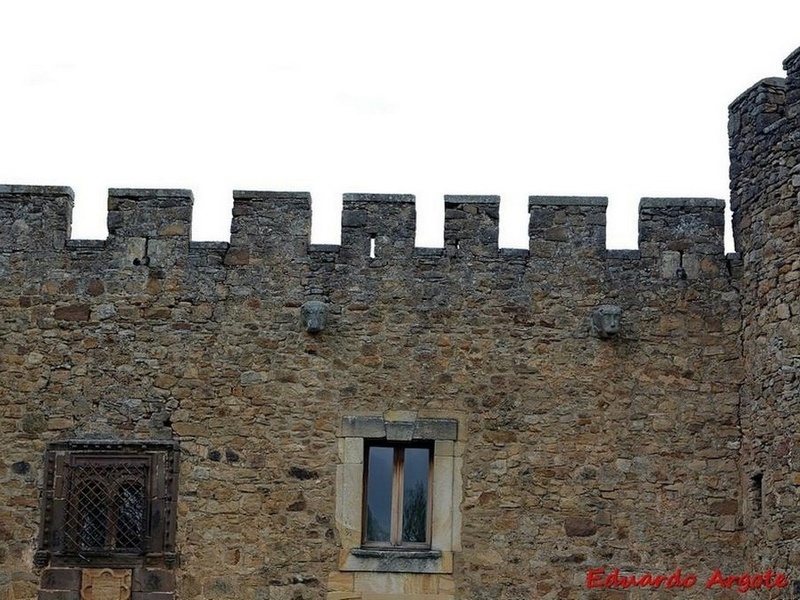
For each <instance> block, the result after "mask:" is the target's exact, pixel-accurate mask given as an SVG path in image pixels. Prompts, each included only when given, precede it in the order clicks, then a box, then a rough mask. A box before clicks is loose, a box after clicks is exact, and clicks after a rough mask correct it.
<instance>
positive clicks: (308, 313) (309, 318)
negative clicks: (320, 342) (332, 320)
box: [300, 300, 328, 333]
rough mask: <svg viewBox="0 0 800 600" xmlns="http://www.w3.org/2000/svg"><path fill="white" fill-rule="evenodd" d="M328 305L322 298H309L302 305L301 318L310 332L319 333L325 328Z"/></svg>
mask: <svg viewBox="0 0 800 600" xmlns="http://www.w3.org/2000/svg"><path fill="white" fill-rule="evenodd" d="M327 318H328V305H327V304H326V303H325V302H322V301H321V300H309V301H308V302H306V303H305V304H303V306H301V307H300V319H301V321H302V323H303V327H305V330H306V331H307V332H308V333H319V332H320V331H322V330H323V329H325V322H326V320H327Z"/></svg>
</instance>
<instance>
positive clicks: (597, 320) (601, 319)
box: [592, 304, 622, 339]
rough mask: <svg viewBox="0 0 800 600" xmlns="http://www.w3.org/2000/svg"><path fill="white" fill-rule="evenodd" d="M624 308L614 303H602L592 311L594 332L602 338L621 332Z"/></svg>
mask: <svg viewBox="0 0 800 600" xmlns="http://www.w3.org/2000/svg"><path fill="white" fill-rule="evenodd" d="M621 316H622V309H621V308H620V307H619V306H614V305H613V304H601V305H600V306H598V307H597V308H595V309H594V310H593V311H592V333H593V334H594V335H596V336H597V337H599V338H601V339H607V338H610V337H613V336H615V335H616V334H617V333H618V332H619V321H620V317H621Z"/></svg>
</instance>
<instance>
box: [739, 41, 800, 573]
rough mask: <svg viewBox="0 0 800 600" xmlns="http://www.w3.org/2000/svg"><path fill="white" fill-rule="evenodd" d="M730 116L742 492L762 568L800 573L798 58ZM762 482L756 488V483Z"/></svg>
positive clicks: (752, 548) (752, 546)
mask: <svg viewBox="0 0 800 600" xmlns="http://www.w3.org/2000/svg"><path fill="white" fill-rule="evenodd" d="M784 68H785V69H786V71H787V78H786V79H777V78H773V79H765V80H763V81H761V82H759V83H758V84H756V85H755V86H753V87H752V88H751V89H749V90H748V91H747V92H745V93H744V94H742V96H740V97H739V98H738V99H737V100H736V101H735V102H734V103H733V104H732V105H731V107H730V140H731V206H732V209H733V216H734V235H735V238H736V247H737V250H738V251H739V252H740V254H741V257H742V262H743V268H744V277H743V278H742V280H741V291H742V313H743V314H742V316H743V322H744V326H743V331H742V344H743V354H744V360H745V363H744V366H745V370H744V373H745V379H744V384H743V386H742V411H741V421H742V433H743V447H742V478H743V480H742V487H743V497H744V499H745V503H744V504H745V506H744V511H743V517H744V525H745V531H746V532H747V542H748V543H747V554H748V558H749V560H750V561H751V563H752V564H754V565H756V566H762V565H774V566H776V567H778V568H788V567H790V566H791V567H796V566H797V565H798V564H800V542H799V541H798V540H800V512H798V509H797V506H798V503H797V495H798V492H800V467H798V465H797V464H796V463H797V458H796V455H797V449H798V443H799V442H800V438H798V435H800V434H799V433H798V432H800V414H798V398H800V321H798V319H800V225H799V223H800V209H799V208H798V200H799V199H800V194H799V193H800V127H799V126H798V125H799V122H798V119H799V118H800V53H798V52H797V51H796V52H794V53H793V54H792V55H791V56H789V58H787V59H786V61H785V62H784ZM759 479H760V481H759Z"/></svg>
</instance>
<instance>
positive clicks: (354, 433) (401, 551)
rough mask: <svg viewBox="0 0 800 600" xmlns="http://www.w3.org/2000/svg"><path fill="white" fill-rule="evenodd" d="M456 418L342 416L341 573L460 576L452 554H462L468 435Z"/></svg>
mask: <svg viewBox="0 0 800 600" xmlns="http://www.w3.org/2000/svg"><path fill="white" fill-rule="evenodd" d="M439 415H442V416H439ZM452 415H453V413H451V412H448V413H445V414H442V413H441V412H433V411H427V413H426V414H425V415H424V416H421V415H418V414H416V413H413V412H411V411H389V412H387V413H385V414H383V415H354V416H344V417H342V421H341V427H340V428H339V430H338V432H337V437H338V438H339V464H338V465H337V474H336V481H337V483H336V526H337V531H338V532H339V539H340V540H341V545H342V555H341V561H340V563H339V571H344V572H346V571H361V572H370V571H371V572H376V573H378V572H381V573H386V572H394V573H440V574H445V573H452V572H453V553H454V552H457V551H460V549H461V512H460V504H461V499H462V489H461V468H462V463H463V461H462V457H461V453H462V452H463V449H464V438H463V437H462V435H461V433H460V432H462V431H465V430H466V429H465V428H463V427H461V426H460V423H459V418H454V416H452ZM460 418H463V417H460ZM345 591H347V590H345Z"/></svg>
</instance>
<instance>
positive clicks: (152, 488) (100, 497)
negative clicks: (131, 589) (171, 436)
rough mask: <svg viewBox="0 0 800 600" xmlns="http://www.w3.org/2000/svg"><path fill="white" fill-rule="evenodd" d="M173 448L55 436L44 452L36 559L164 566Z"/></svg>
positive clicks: (171, 524) (172, 523) (170, 547)
mask: <svg viewBox="0 0 800 600" xmlns="http://www.w3.org/2000/svg"><path fill="white" fill-rule="evenodd" d="M179 452H180V450H179V448H178V444H177V443H176V442H171V441H139V442H127V441H126V442H122V441H95V440H88V441H83V440H81V441H63V442H53V443H51V444H49V445H48V447H47V450H46V451H45V464H44V466H45V480H44V489H43V493H42V524H41V527H40V534H39V551H38V552H37V553H36V557H35V561H36V564H37V565H38V566H44V565H46V564H47V563H48V562H49V563H50V564H53V565H75V566H86V567H89V566H104V567H126V566H138V565H145V564H147V565H163V566H172V564H173V563H174V561H175V529H176V502H177V492H178V488H177V486H178V468H179V461H178V457H179Z"/></svg>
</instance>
